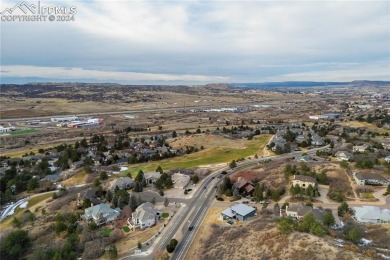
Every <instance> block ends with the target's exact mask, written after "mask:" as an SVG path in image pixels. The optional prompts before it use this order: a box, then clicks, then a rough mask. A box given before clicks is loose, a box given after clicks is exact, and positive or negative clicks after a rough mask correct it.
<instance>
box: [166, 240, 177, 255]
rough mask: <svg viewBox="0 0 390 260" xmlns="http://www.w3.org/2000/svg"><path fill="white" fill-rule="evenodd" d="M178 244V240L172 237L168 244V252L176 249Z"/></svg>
mask: <svg viewBox="0 0 390 260" xmlns="http://www.w3.org/2000/svg"><path fill="white" fill-rule="evenodd" d="M176 246H177V240H176V239H172V240H171V241H170V242H169V244H168V245H167V252H168V253H172V252H173V251H174V250H175V248H176Z"/></svg>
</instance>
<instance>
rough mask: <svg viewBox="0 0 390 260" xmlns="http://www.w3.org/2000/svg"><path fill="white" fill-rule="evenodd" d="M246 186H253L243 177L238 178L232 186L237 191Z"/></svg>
mask: <svg viewBox="0 0 390 260" xmlns="http://www.w3.org/2000/svg"><path fill="white" fill-rule="evenodd" d="M247 184H250V185H252V186H253V185H254V184H253V182H251V181H250V180H247V179H245V178H243V177H238V180H237V182H236V183H235V184H234V185H235V186H236V187H237V188H238V189H241V188H243V187H244V186H245V185H247Z"/></svg>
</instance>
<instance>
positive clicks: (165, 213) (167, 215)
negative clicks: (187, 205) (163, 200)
mask: <svg viewBox="0 0 390 260" xmlns="http://www.w3.org/2000/svg"><path fill="white" fill-rule="evenodd" d="M161 217H162V218H167V217H169V213H168V212H164V213H163V214H161Z"/></svg>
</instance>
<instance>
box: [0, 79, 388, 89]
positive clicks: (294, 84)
mask: <svg viewBox="0 0 390 260" xmlns="http://www.w3.org/2000/svg"><path fill="white" fill-rule="evenodd" d="M51 83H55V84H58V85H64V84H80V85H83V84H90V85H93V84H107V85H112V84H116V85H122V86H129V87H131V86H179V85H180V86H206V87H207V86H212V87H213V88H215V87H217V86H223V87H229V86H230V87H233V88H309V87H342V86H345V87H370V86H372V87H375V86H376V87H383V86H389V87H390V81H369V80H355V81H351V82H333V81H322V82H320V81H283V82H258V83H211V84H206V85H201V84H195V85H194V84H186V83H185V82H183V81H170V82H153V83H152V82H141V81H140V82H133V83H130V84H126V83H123V82H121V81H116V80H108V81H107V80H95V79H88V78H85V79H79V80H64V79H54V78H53V79H44V78H39V77H36V78H34V77H30V78H14V77H3V78H1V79H0V85H3V84H4V85H5V84H9V85H31V84H33V85H37V86H38V85H40V84H42V85H44V84H51Z"/></svg>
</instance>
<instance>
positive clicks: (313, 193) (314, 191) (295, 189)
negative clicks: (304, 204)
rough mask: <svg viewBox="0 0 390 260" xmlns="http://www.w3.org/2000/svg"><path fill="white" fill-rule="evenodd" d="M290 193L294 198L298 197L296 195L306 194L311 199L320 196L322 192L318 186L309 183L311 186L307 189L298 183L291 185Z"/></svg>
mask: <svg viewBox="0 0 390 260" xmlns="http://www.w3.org/2000/svg"><path fill="white" fill-rule="evenodd" d="M290 193H291V195H292V197H293V198H296V197H300V198H301V197H303V196H306V197H307V198H309V199H310V200H311V199H312V198H314V197H318V196H320V192H319V191H318V188H317V187H313V186H311V185H309V187H307V188H306V189H305V188H301V187H299V185H298V184H296V185H295V186H293V185H291V188H290Z"/></svg>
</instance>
